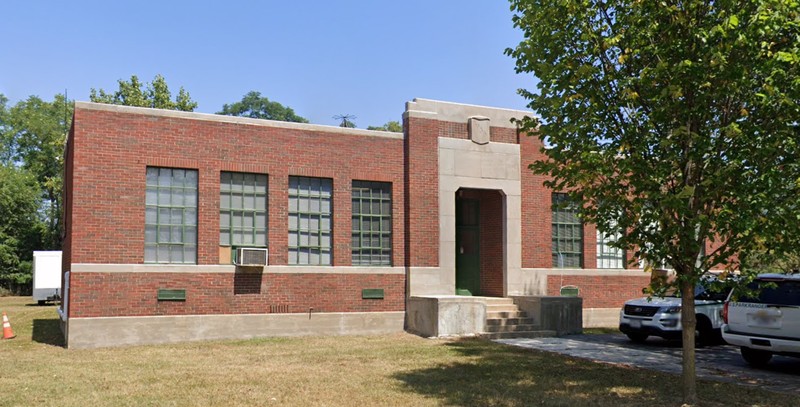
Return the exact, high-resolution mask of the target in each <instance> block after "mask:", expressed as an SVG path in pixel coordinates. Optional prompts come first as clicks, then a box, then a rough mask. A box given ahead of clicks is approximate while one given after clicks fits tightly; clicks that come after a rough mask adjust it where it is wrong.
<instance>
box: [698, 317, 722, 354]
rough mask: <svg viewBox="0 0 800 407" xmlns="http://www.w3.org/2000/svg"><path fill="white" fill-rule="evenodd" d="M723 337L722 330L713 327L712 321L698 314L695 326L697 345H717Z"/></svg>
mask: <svg viewBox="0 0 800 407" xmlns="http://www.w3.org/2000/svg"><path fill="white" fill-rule="evenodd" d="M721 339H722V331H720V330H719V329H714V328H712V327H711V321H709V320H708V319H707V318H705V317H700V316H698V318H697V328H695V341H694V342H695V346H697V347H703V346H711V345H716V344H718V343H719V342H720V340H721Z"/></svg>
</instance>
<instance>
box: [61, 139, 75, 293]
mask: <svg viewBox="0 0 800 407" xmlns="http://www.w3.org/2000/svg"><path fill="white" fill-rule="evenodd" d="M74 131H75V123H72V127H71V128H70V131H69V136H68V138H67V143H66V145H65V150H66V151H65V156H66V159H65V160H64V190H63V191H62V201H61V204H62V206H63V208H64V218H63V222H64V224H63V227H64V241H63V242H62V245H61V271H62V275H61V292H62V295H64V294H63V293H64V274H63V273H66V272H67V271H69V270H70V267H71V265H72V259H71V257H70V254H71V253H72V250H71V249H72V196H73V194H72V185H73V183H72V173H73V165H74V157H75V154H74V151H75V149H74V148H73V147H72V138H73V136H74Z"/></svg>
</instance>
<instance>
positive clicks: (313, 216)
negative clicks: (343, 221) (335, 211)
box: [289, 176, 333, 265]
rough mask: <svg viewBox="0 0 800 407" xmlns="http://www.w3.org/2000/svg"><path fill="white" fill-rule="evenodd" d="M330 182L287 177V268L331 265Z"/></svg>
mask: <svg viewBox="0 0 800 407" xmlns="http://www.w3.org/2000/svg"><path fill="white" fill-rule="evenodd" d="M332 198H333V181H332V180H331V179H329V178H312V177H294V176H292V177H289V264H293V265H294V264H304V265H331V264H332V263H331V261H332V256H331V229H332V225H331V206H332Z"/></svg>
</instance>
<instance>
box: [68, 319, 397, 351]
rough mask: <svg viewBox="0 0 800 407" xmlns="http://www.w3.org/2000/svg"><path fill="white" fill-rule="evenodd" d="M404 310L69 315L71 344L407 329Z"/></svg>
mask: <svg viewBox="0 0 800 407" xmlns="http://www.w3.org/2000/svg"><path fill="white" fill-rule="evenodd" d="M404 316H405V313H403V312H352V313H319V314H313V313H312V314H258V315H254V314H245V315H189V316H147V317H112V318H70V319H69V320H68V321H67V326H66V329H64V331H65V333H66V336H67V347H68V348H70V349H84V348H99V347H110V346H128V345H148V344H159V343H174V342H186V341H201V340H219V339H249V338H256V337H279V336H284V337H285V336H309V335H377V334H387V333H397V332H403V322H404Z"/></svg>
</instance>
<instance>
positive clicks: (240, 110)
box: [217, 91, 308, 123]
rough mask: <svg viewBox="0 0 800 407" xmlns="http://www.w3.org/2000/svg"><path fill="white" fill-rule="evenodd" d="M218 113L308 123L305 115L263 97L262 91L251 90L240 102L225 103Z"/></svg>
mask: <svg viewBox="0 0 800 407" xmlns="http://www.w3.org/2000/svg"><path fill="white" fill-rule="evenodd" d="M217 114H223V115H227V116H240V117H251V118H253V119H266V120H279V121H282V122H296V123H308V120H307V119H306V118H304V117H300V116H298V115H296V114H295V113H294V110H292V108H290V107H287V106H284V105H282V104H280V103H278V102H273V101H270V100H269V99H267V98H266V97H262V96H261V93H260V92H255V91H250V92H247V94H246V95H244V96H243V97H242V100H241V101H239V102H235V103H232V104H230V105H227V104H226V105H223V106H222V111H219V112H217Z"/></svg>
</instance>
